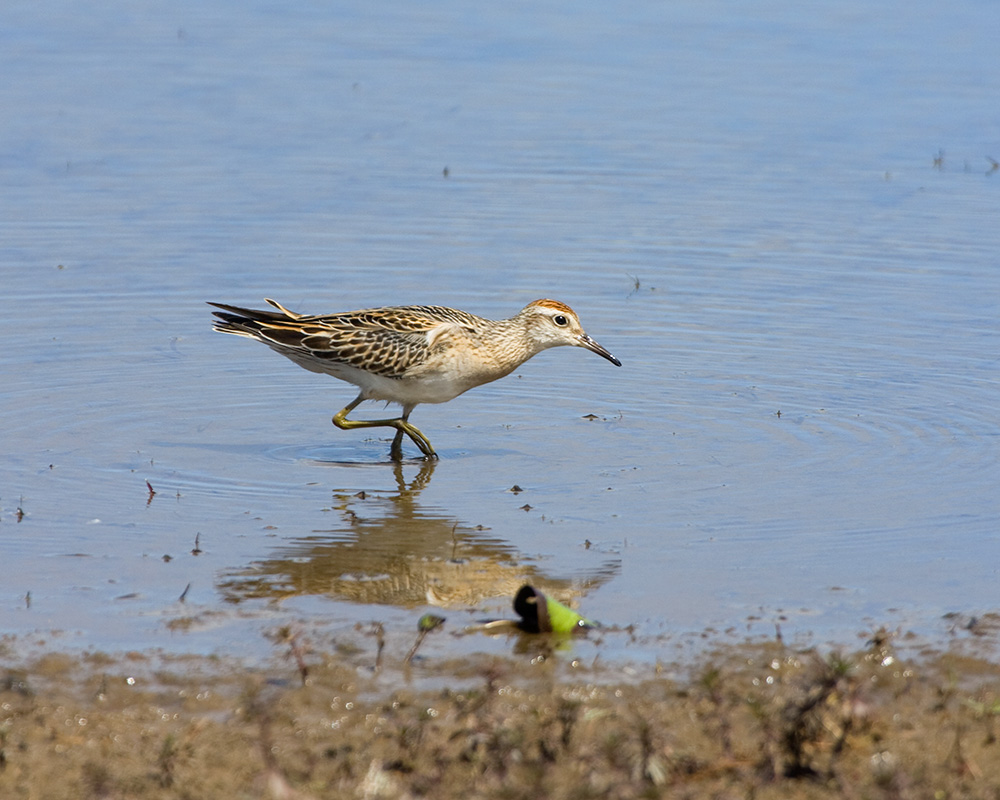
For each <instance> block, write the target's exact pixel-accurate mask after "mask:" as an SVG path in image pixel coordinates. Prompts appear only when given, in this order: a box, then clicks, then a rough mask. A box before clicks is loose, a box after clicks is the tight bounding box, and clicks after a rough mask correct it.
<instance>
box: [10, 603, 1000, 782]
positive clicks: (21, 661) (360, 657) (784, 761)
mask: <svg viewBox="0 0 1000 800" xmlns="http://www.w3.org/2000/svg"><path fill="white" fill-rule="evenodd" d="M993 622H994V623H995V621H993ZM991 624H992V623H991ZM982 632H983V633H985V634H986V635H985V636H984V637H981V638H977V637H975V636H966V637H962V638H960V639H959V638H956V640H955V642H954V643H953V644H952V645H951V646H950V647H948V648H947V649H943V650H942V649H937V650H934V649H930V648H925V649H923V650H920V649H919V648H916V652H914V650H915V648H912V647H910V646H908V645H906V644H905V643H903V642H901V641H897V640H895V639H894V637H892V636H890V635H889V634H886V633H884V632H877V633H875V634H873V635H872V637H871V638H870V639H869V640H868V641H867V642H863V643H862V646H861V647H860V648H858V649H855V650H852V651H851V652H847V651H843V650H836V649H831V648H826V649H823V650H822V651H820V650H815V649H808V650H801V649H796V648H794V647H791V646H789V645H787V644H785V643H783V642H781V641H780V640H778V641H771V642H755V643H740V644H731V643H727V644H723V645H720V646H719V647H717V648H716V649H714V650H711V651H706V652H705V653H704V654H702V655H700V656H699V657H698V659H697V661H696V662H694V663H689V664H673V665H658V666H657V667H656V668H655V669H652V670H648V672H649V674H645V675H644V674H641V672H637V671H636V670H634V669H627V668H622V667H621V666H616V665H600V664H589V665H586V664H582V663H580V662H579V661H575V660H574V659H573V657H572V656H571V655H567V654H566V653H565V652H564V651H560V650H559V649H558V648H553V647H552V646H551V642H549V640H546V639H545V638H544V637H536V638H535V639H533V640H531V642H532V643H531V644H530V645H529V646H528V647H525V648H519V649H515V650H514V652H513V654H512V655H510V656H503V657H497V656H493V655H491V656H483V657H476V656H472V657H468V656H466V657H462V658H460V659H453V660H442V659H426V660H424V659H422V658H421V657H420V656H419V654H418V655H417V657H416V658H415V659H414V660H413V661H412V662H410V663H407V662H406V661H405V658H404V657H403V656H401V655H395V654H394V655H385V657H384V658H383V657H382V655H381V651H379V652H380V654H379V655H378V657H377V666H376V659H375V656H374V653H373V649H372V647H371V644H372V639H371V636H370V635H367V634H365V635H362V634H360V633H359V636H358V641H357V642H356V643H354V644H351V643H347V644H344V643H341V644H339V645H338V646H337V648H336V650H335V651H328V652H322V651H320V650H318V649H316V648H313V647H309V646H306V645H304V644H303V643H302V642H299V641H297V640H296V639H295V637H294V636H291V637H288V636H286V637H285V638H284V639H283V640H282V639H281V637H280V636H277V637H276V650H275V652H276V657H275V659H274V660H273V662H272V663H270V664H266V665H262V666H260V665H258V666H256V667H249V668H248V667H246V666H245V665H241V664H239V663H235V662H231V661H227V660H224V659H219V658H211V657H203V656H184V657H182V656H172V655H165V654H156V653H126V654H121V655H105V654H100V653H87V654H83V655H80V654H68V653H64V652H46V653H42V654H40V655H39V654H33V655H31V656H29V657H25V656H23V655H19V651H23V648H21V647H20V646H19V644H20V643H19V642H18V641H17V640H7V641H6V642H5V643H4V644H3V649H2V650H0V670H2V671H0V676H2V683H0V797H3V798H46V799H47V800H48V799H52V800H56V799H57V798H74V800H79V798H202V797H204V798H320V797H363V798H381V797H385V798H389V797H392V798H397V797H434V798H452V797H455V798H470V797H476V798H479V797H484V798H520V797H525V798H529V797H530V798H540V797H547V798H590V797H594V798H597V797H601V798H640V797H661V796H662V797H667V796H669V797H725V798H729V797H733V798H735V797H756V798H825V797H831V798H832V797H847V798H855V797H856V798H878V797H886V798H934V800H939V799H940V798H953V797H990V798H994V797H997V796H998V794H1000V741H998V739H997V718H998V716H1000V665H998V664H997V663H996V660H995V658H994V657H993V656H992V655H991V653H992V652H994V651H995V643H996V629H995V624H994V625H993V627H992V629H984V630H983V631H982ZM984 642H986V643H987V644H986V645H985V646H984ZM904 651H906V652H907V655H901V653H902V652H904ZM400 652H402V651H400ZM385 653H387V654H388V653H396V651H395V650H394V649H393V648H392V647H388V648H386V649H385Z"/></svg>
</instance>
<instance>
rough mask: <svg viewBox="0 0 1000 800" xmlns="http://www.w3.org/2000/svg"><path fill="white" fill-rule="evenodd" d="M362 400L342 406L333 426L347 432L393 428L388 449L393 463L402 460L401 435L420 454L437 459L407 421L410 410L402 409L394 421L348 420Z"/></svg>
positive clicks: (357, 399) (425, 439) (435, 454)
mask: <svg viewBox="0 0 1000 800" xmlns="http://www.w3.org/2000/svg"><path fill="white" fill-rule="evenodd" d="M363 400H364V398H363V397H361V396H360V395H359V396H358V397H356V398H355V399H354V400H352V401H351V402H350V403H348V404H347V405H346V406H344V407H343V408H342V409H340V411H338V412H337V413H336V414H335V415H334V417H333V424H334V425H336V426H337V427H338V428H340V429H341V430H345V431H349V430H351V429H353V428H395V429H396V435H395V437H393V440H392V447H391V448H390V449H389V456H390V457H391V458H392V460H393V461H402V459H403V434H404V433H405V434H406V435H407V436H409V437H410V438H411V439H412V440H413V443H414V444H415V445H416V446H417V447H419V448H420V452H421V453H423V454H424V455H425V456H427V457H428V458H437V453H435V452H434V448H433V447H431V443H430V441H429V440H428V439H427V437H426V436H424V435H423V434H422V433H421V432H420V430H419V429H418V428H417V427H416V426H415V425H411V424H410V423H409V422H408V421H407V420H408V419H409V417H410V412H411V411H412V410H413V409H412V408H404V409H403V415H402V416H401V417H397V418H395V419H348V418H347V415H348V414H350V413H351V412H352V411H353V410H354V409H355V408H357V407H358V405H359V404H360V403H361V402H362V401H363Z"/></svg>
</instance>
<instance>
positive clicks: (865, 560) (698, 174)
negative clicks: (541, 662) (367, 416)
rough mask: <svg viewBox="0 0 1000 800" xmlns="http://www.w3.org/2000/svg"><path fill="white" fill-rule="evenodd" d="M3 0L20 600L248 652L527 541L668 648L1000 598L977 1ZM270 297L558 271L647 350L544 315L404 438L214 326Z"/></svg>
mask: <svg viewBox="0 0 1000 800" xmlns="http://www.w3.org/2000/svg"><path fill="white" fill-rule="evenodd" d="M751 11H752V13H751ZM8 16H9V20H8V23H7V24H6V25H5V26H4V31H3V32H0V41H2V43H3V46H2V47H0V69H2V72H3V74H4V75H5V76H7V79H6V80H5V81H4V82H3V83H2V84H0V106H2V107H3V108H4V109H5V113H4V114H3V115H2V118H0V142H2V144H0V187H2V191H0V270H2V275H3V285H4V289H5V294H6V297H7V304H6V308H5V313H4V316H3V320H2V321H0V327H2V331H3V341H4V347H3V349H2V352H0V364H2V370H3V375H4V380H3V386H2V389H0V397H2V405H0V420H2V429H3V432H4V433H3V442H4V444H3V450H2V453H0V547H2V553H3V564H4V579H3V582H2V595H0V628H2V630H3V631H6V632H9V633H17V634H36V635H37V634H43V635H48V632H50V631H60V632H62V633H61V641H63V642H64V643H70V644H73V645H79V646H85V647H94V648H130V647H150V646H158V647H162V648H167V649H178V650H192V651H215V650H219V651H225V652H241V651H244V650H248V651H253V650H254V649H255V648H256V647H258V646H259V645H256V644H255V643H254V642H256V641H258V640H259V639H260V637H257V636H255V635H252V633H253V632H255V631H257V630H258V629H260V628H262V627H265V628H266V627H267V626H271V625H276V624H285V623H288V622H290V621H291V622H296V623H298V624H302V625H304V626H307V627H311V628H316V629H318V630H327V629H329V630H332V631H336V630H337V628H338V627H345V626H350V625H353V624H354V623H356V622H360V623H367V622H369V621H372V620H377V621H382V622H384V623H386V624H387V625H390V626H392V625H396V626H400V627H407V626H410V625H411V623H412V621H413V620H415V619H416V617H417V616H418V615H419V613H420V612H421V610H423V609H424V607H425V605H426V604H427V603H428V601H429V599H430V600H433V602H434V603H437V604H439V605H441V606H443V607H445V608H446V609H448V610H447V613H446V615H448V616H449V619H450V621H451V622H450V624H451V627H452V628H459V627H461V626H462V625H464V624H466V623H468V622H471V621H474V620H477V619H481V618H483V617H488V616H500V615H503V614H508V615H509V613H510V612H509V611H508V610H507V604H508V602H509V601H508V599H507V598H509V597H510V595H511V594H512V593H513V589H516V587H517V585H518V584H519V583H521V582H523V581H525V580H529V581H532V582H535V583H537V584H538V585H540V586H544V587H545V588H546V589H547V590H549V591H552V592H554V593H556V594H557V595H559V596H563V597H565V598H566V599H570V600H572V601H573V602H574V603H576V604H578V605H579V607H580V608H581V610H583V612H584V613H585V614H587V615H588V616H591V617H594V618H597V619H599V620H601V621H602V622H604V623H605V624H607V625H611V626H628V625H634V626H635V628H634V631H635V632H636V635H635V637H627V636H624V635H620V636H617V635H614V634H609V635H607V636H606V637H604V638H603V640H602V641H601V643H600V645H599V647H600V648H601V652H602V653H603V654H607V655H610V656H619V655H623V654H624V655H627V656H628V657H629V658H635V659H639V660H647V659H653V658H657V657H659V656H660V655H661V653H662V651H663V648H664V647H665V646H666V645H665V644H664V643H665V642H669V641H671V640H674V639H676V638H677V637H682V636H684V635H688V634H694V635H697V634H698V633H700V632H701V631H703V630H705V629H711V630H730V631H738V632H741V633H742V632H749V633H768V632H769V631H772V630H773V626H774V624H775V623H776V622H777V623H780V624H781V625H782V627H783V630H784V631H785V632H786V633H788V632H791V633H793V634H795V635H798V636H802V637H808V638H813V639H819V640H828V639H832V638H836V637H842V636H845V635H848V636H849V635H853V634H854V633H855V632H857V631H859V630H863V629H864V628H865V627H866V626H868V625H880V624H888V625H899V626H901V627H903V628H904V629H906V630H914V631H917V632H919V633H921V634H923V635H925V636H929V637H932V638H933V637H935V636H939V637H943V636H946V635H948V634H949V630H950V628H951V626H952V625H953V624H954V623H953V622H952V621H951V620H950V619H943V618H942V617H943V615H945V614H948V613H953V614H959V615H961V617H960V618H963V619H964V618H966V617H968V616H975V615H977V614H981V613H983V612H985V611H989V610H995V609H996V599H995V587H996V580H997V570H998V566H1000V536H998V530H1000V492H998V491H997V476H998V475H1000V472H998V460H1000V459H998V449H1000V439H998V435H997V434H998V431H1000V422H998V420H1000V414H998V410H1000V399H998V397H1000V394H998V388H1000V386H998V359H1000V356H998V353H1000V330H998V328H1000V326H998V321H997V319H998V315H997V311H998V298H1000V278H998V273H997V253H998V252H1000V229H998V227H997V225H996V220H997V212H998V210H1000V207H998V206H1000V204H998V199H1000V198H998V195H1000V187H998V183H997V181H998V179H1000V173H994V172H993V168H992V162H991V161H990V160H989V159H988V158H987V156H997V157H1000V128H998V126H997V117H996V113H995V110H994V107H995V98H996V97H997V96H998V90H1000V73H998V72H997V70H996V69H995V62H996V58H995V41H996V38H995V34H996V31H995V30H994V29H993V28H995V25H994V26H992V28H991V23H990V22H989V19H988V16H989V15H988V14H984V10H983V8H982V7H981V6H980V5H978V4H975V3H966V4H959V5H958V6H954V5H952V6H949V7H948V8H947V9H943V8H938V6H937V5H936V4H933V3H918V4H917V5H914V4H912V3H909V4H906V5H903V4H901V3H892V4H889V5H888V6H883V7H880V8H878V9H872V8H869V7H868V6H867V5H866V4H861V3H858V4H851V3H847V4H844V3H840V4H836V5H835V6H834V5H831V6H828V7H824V8H822V9H815V8H812V9H806V8H802V7H799V6H797V5H795V4H792V3H767V4H763V5H761V4H757V5H755V6H754V7H753V8H752V9H750V8H749V7H748V8H746V9H744V8H739V7H734V6H732V5H730V4H721V3H690V4H685V3H674V4H670V5H669V6H661V5H659V4H648V5H643V6H639V7H636V8H632V9H631V10H626V11H622V10H620V9H617V8H614V9H612V8H611V7H604V6H603V5H601V4H592V5H590V4H584V5H580V4H578V3H577V4H573V5H572V6H570V5H568V4H567V5H565V6H560V7H550V8H549V10H548V11H539V10H536V9H528V8H527V7H524V8H518V7H495V8H490V9H488V10H485V9H480V10H477V12H476V13H472V12H470V11H469V10H468V9H467V8H466V7H465V6H464V5H461V4H449V3H442V4H438V5H435V6H433V7H426V6H421V7H419V8H418V7H415V6H410V5H408V4H403V3H398V4H388V5H386V4H383V5H381V6H379V10H378V11H377V12H376V11H373V10H370V9H369V7H368V6H363V5H358V6H356V7H350V5H349V4H337V6H336V7H332V8H327V7H321V6H316V7H310V8H300V9H292V10H289V9H287V8H284V7H281V6H268V5H259V6H256V7H253V8H248V7H246V6H245V5H236V4H231V5H228V6H227V5H226V4H224V3H223V4H214V5H213V8H212V9H211V10H206V9H204V8H202V7H201V6H199V5H197V4H188V3H182V4H179V5H178V4H172V5H169V6H166V5H164V6H160V7H156V8H152V9H147V10H145V11H144V12H143V13H142V14H139V13H137V12H136V11H134V10H133V9H131V8H129V7H126V6H123V5H114V4H112V5H111V6H105V7H104V8H103V9H101V10H94V9H88V10H87V11H86V12H83V11H82V10H81V9H79V8H77V7H76V6H73V5H72V4H63V3H57V2H54V3H49V4H45V5H41V6H40V5H37V4H34V5H29V4H21V5H17V6H14V7H12V8H11V9H10V11H9V14H8ZM935 159H937V160H935ZM264 296H268V297H274V298H276V299H278V300H280V301H281V302H282V303H284V304H285V305H286V306H288V307H290V308H292V309H295V310H299V311H303V312H313V313H318V312H326V311H336V310H347V309H351V308H357V307H369V306H375V305H381V304H390V303H394V304H396V303H440V304H447V305H454V306H458V307H462V308H465V309H467V310H469V311H472V312H475V313H479V314H483V315H485V316H507V315H510V314H512V313H514V312H516V311H517V310H518V309H520V308H521V307H522V306H523V305H524V304H525V303H527V302H528V301H530V300H533V299H536V298H539V297H554V298H556V299H559V300H562V301H564V302H567V303H569V304H570V305H572V306H573V307H574V308H575V309H576V310H577V311H578V312H579V314H580V316H581V318H582V320H583V323H584V325H585V326H586V328H587V330H588V332H589V333H591V335H592V336H594V338H596V339H597V340H598V341H600V342H601V343H602V344H603V345H605V346H606V347H607V348H608V349H609V350H611V351H612V352H613V353H615V355H617V356H618V357H619V358H620V359H621V360H622V362H623V367H622V368H621V369H616V368H614V367H613V366H611V365H610V364H608V363H607V362H606V361H604V360H602V359H599V358H597V357H595V356H593V355H592V354H589V353H586V352H584V351H582V350H575V349H574V350H572V351H570V350H565V349H564V350H555V351H548V352H546V353H543V354H542V355H540V356H538V357H537V358H536V359H534V360H533V361H531V362H529V363H528V364H526V365H524V367H523V368H521V369H519V370H518V371H517V372H516V373H515V374H514V375H512V376H510V377H509V378H507V379H505V380H504V381H501V382H498V383H496V384H492V385H490V386H487V387H483V388H480V389H477V390H475V391H473V392H470V393H469V394H467V395H465V396H463V397H461V398H459V399H457V400H455V401H453V402H452V403H449V404H447V405H445V406H434V407H430V406H422V407H419V408H418V409H417V411H416V412H414V416H413V420H414V421H415V422H416V424H417V425H418V426H419V427H420V428H421V429H422V430H423V431H424V432H425V433H426V434H427V435H428V436H429V437H430V439H431V441H432V442H433V443H434V446H435V448H436V449H437V450H438V452H439V453H440V454H441V457H442V458H441V460H440V462H438V463H436V464H433V465H423V464H421V463H419V462H417V461H416V460H413V461H411V462H409V463H406V464H404V465H403V466H402V467H401V468H397V467H394V466H393V465H391V464H390V463H388V462H387V461H386V455H387V452H388V441H387V438H388V437H383V436H381V435H380V433H379V432H377V431H376V432H375V434H374V435H372V433H371V432H357V431H353V432H343V431H338V430H335V429H334V428H333V427H332V426H331V425H330V422H329V420H330V416H331V415H332V414H333V413H334V412H335V411H337V410H338V409H339V408H340V407H341V406H342V405H344V404H345V403H346V402H347V401H348V400H350V399H351V398H352V397H353V396H354V393H353V390H352V388H351V387H349V386H346V385H343V384H339V383H337V382H336V381H333V380H332V379H327V378H325V377H323V376H316V375H312V374H309V373H306V372H304V371H303V370H301V369H299V368H298V367H296V366H294V365H293V364H291V362H288V361H285V360H284V359H281V358H280V357H278V356H276V355H274V354H273V353H271V352H270V351H268V350H267V349H266V348H263V347H261V346H260V345H257V344H255V343H251V342H246V341H241V340H238V339H235V338H233V337H222V336H219V335H216V334H213V333H212V332H211V330H210V323H209V317H210V315H209V309H208V307H207V306H205V305H204V301H206V300H217V301H222V302H232V303H237V304H241V305H259V304H260V302H261V301H260V298H262V297H264ZM372 409H373V410H374V409H375V407H374V406H373V407H372ZM779 412H780V413H779ZM376 413H377V412H376ZM590 414H593V415H596V417H597V419H588V418H587V415H590ZM413 454H414V455H415V451H413ZM146 481H149V482H150V484H151V485H152V487H153V488H154V490H155V492H156V494H155V495H152V496H150V494H149V492H148V490H147V487H146V483H145V482H146ZM515 485H516V486H518V487H521V488H522V489H523V491H520V492H512V491H510V490H511V488H512V487H514V486H515ZM193 551H194V552H193ZM188 587H189V588H188ZM182 593H183V596H184V601H183V602H181V601H180V600H179V598H180V597H181V595H182ZM463 641H467V642H469V644H468V645H463V646H469V647H475V648H480V647H483V648H488V647H500V648H502V647H504V646H505V645H504V644H503V643H502V642H501V643H500V644H497V643H495V642H489V641H487V640H485V639H483V638H482V637H473V638H471V639H466V640H463ZM437 646H438V647H440V648H444V649H447V648H448V647H451V646H457V645H455V643H454V641H447V640H444V639H442V640H440V642H439V644H438V645H437Z"/></svg>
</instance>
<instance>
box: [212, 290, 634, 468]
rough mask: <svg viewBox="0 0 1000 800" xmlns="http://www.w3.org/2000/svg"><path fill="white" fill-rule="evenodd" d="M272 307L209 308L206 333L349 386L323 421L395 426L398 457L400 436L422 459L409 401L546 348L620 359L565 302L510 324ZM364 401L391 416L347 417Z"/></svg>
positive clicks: (497, 373)
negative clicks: (385, 406)
mask: <svg viewBox="0 0 1000 800" xmlns="http://www.w3.org/2000/svg"><path fill="white" fill-rule="evenodd" d="M265 300H266V302H267V303H268V304H269V305H270V306H272V307H273V308H276V309H277V311H256V310H253V309H249V308H240V307H238V306H230V305H225V304H223V303H209V305H212V306H215V307H216V308H221V309H222V311H213V312H212V313H213V314H214V315H215V316H216V317H217V319H216V320H215V322H214V325H215V330H217V331H221V332H223V333H232V334H235V335H237V336H246V337H248V338H250V339H257V340H258V341H261V342H263V343H264V344H266V345H267V346H268V347H270V348H271V349H273V350H276V351H277V352H279V353H281V355H283V356H286V357H287V358H290V359H291V360H292V361H294V362H295V363H296V364H298V365H299V366H300V367H304V368H305V369H307V370H309V371H310V372H322V373H326V374H327V375H332V376H333V377H335V378H339V379H340V380H342V381H347V382H348V383H352V384H354V385H355V386H357V387H358V388H359V389H360V390H361V391H360V393H359V394H358V396H357V397H356V398H355V399H354V400H352V401H351V402H350V403H348V404H347V405H346V406H344V408H343V409H341V410H340V411H338V412H337V414H336V415H335V416H334V417H333V424H334V425H336V426H337V427H338V428H342V429H344V430H350V429H352V428H376V427H389V428H395V429H396V436H395V438H393V440H392V448H391V450H390V455H391V457H392V458H393V460H396V461H399V460H401V459H402V457H403V447H402V443H403V434H404V433H405V434H406V435H407V436H409V437H410V439H412V440H413V442H414V444H416V446H417V447H419V448H420V452H421V453H423V454H424V455H425V456H426V457H427V458H437V454H436V453H435V452H434V448H433V447H431V443H430V441H428V439H427V437H426V436H424V434H423V433H421V432H420V431H419V430H418V429H417V428H416V426H414V425H411V424H410V422H409V418H410V412H412V411H413V409H414V408H415V407H416V406H417V404H419V403H446V402H447V401H449V400H451V399H452V398H455V397H458V395H460V394H462V393H463V392H466V391H468V390H469V389H471V388H472V387H474V386H480V385H482V384H484V383H489V382H490V381H495V380H497V379H498V378H502V377H503V376H504V375H508V374H510V373H511V372H513V371H514V370H515V369H517V368H518V367H519V366H521V364H523V363H524V362H525V361H527V360H528V359H529V358H531V357H532V356H533V355H535V354H536V353H540V352H541V351H542V350H547V349H548V348H550V347H560V346H562V345H572V346H574V347H585V348H586V349H587V350H591V351H593V352H594V353H597V354H598V355H599V356H603V357H604V358H606V359H607V360H608V361H610V362H611V363H612V364H614V365H615V366H616V367H620V366H621V362H620V361H619V360H618V359H617V358H615V357H614V356H613V355H611V353H609V352H608V351H607V350H606V349H605V348H603V347H601V345H599V344H598V343H597V342H595V341H594V340H593V339H591V338H590V337H589V336H588V335H587V334H586V333H584V330H583V328H582V327H581V326H580V320H579V318H578V317H577V315H576V313H575V312H574V311H573V309H571V308H570V307H569V306H567V305H565V304H564V303H560V302H558V301H556V300H535V301H534V302H533V303H529V304H528V305H526V306H525V307H524V308H523V309H522V310H521V311H520V312H519V313H518V314H515V315H514V316H513V317H511V318H510V319H501V320H490V319H484V318H483V317H477V316H475V315H474V314H469V313H466V312H465V311H459V310H457V309H454V308H445V307H443V306H387V307H385V308H369V309H364V310H361V311H348V312H346V313H342V314H322V315H316V316H309V315H304V314H296V313H295V312H294V311H289V310H288V309H287V308H285V307H284V306H283V305H281V304H280V303H277V302H275V301H274V300H270V299H267V298H265ZM364 400H385V401H387V402H390V403H398V404H399V405H401V406H402V407H403V413H402V414H401V415H400V416H399V417H396V418H393V419H370V420H354V419H348V418H347V415H348V414H349V413H350V412H351V411H353V410H354V409H355V408H356V407H357V406H358V404H360V403H361V402H362V401H364Z"/></svg>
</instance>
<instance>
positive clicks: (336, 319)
mask: <svg viewBox="0 0 1000 800" xmlns="http://www.w3.org/2000/svg"><path fill="white" fill-rule="evenodd" d="M267 302H268V303H269V304H270V305H272V306H274V307H275V308H277V309H279V311H278V312H275V311H259V310H254V309H247V308H240V307H239V306H229V305H224V304H221V303H212V305H214V306H216V307H217V308H221V309H223V311H224V312H226V313H220V312H218V311H217V312H214V313H215V315H216V317H218V318H219V321H217V322H216V328H217V329H218V330H221V331H223V332H226V333H236V334H239V335H243V336H251V337H253V338H256V339H259V340H261V341H262V342H264V343H265V344H269V345H272V346H274V347H275V348H276V349H278V350H279V351H289V352H298V353H299V354H303V355H304V354H305V353H308V354H309V355H311V356H312V357H313V358H316V359H319V360H323V361H330V362H337V363H342V364H347V365H349V366H352V367H356V368H358V369H363V370H365V371H366V372H370V373H373V374H376V375H382V376H384V377H387V378H400V377H403V376H404V375H405V374H406V373H407V371H408V370H409V369H411V368H412V367H414V366H417V365H420V364H423V363H424V362H425V361H426V360H427V356H428V353H429V351H430V349H431V348H432V347H433V346H434V344H435V342H438V341H439V340H440V339H441V337H442V336H447V335H448V334H449V333H450V332H452V331H454V330H456V329H457V328H458V327H459V324H460V322H462V320H461V316H462V312H456V311H455V310H454V309H447V308H440V307H437V306H396V307H387V308H377V309H364V310H361V311H350V312H347V313H342V314H323V315H316V316H307V315H303V314H296V313H295V312H292V311H289V310H288V309H286V308H284V307H283V306H281V305H280V304H279V303H277V302H275V301H273V300H268V301H267Z"/></svg>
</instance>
